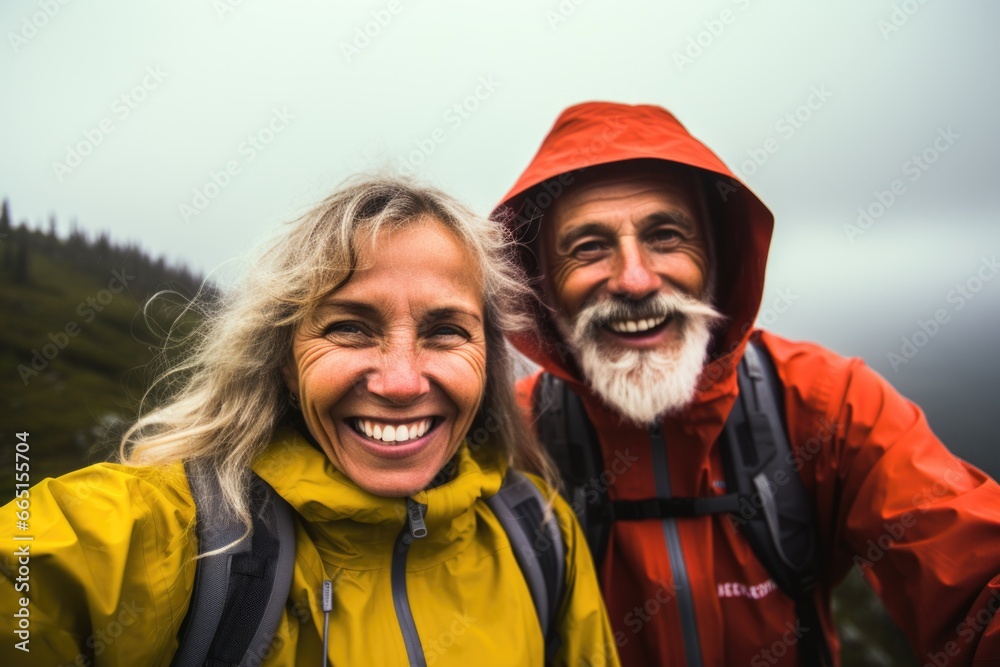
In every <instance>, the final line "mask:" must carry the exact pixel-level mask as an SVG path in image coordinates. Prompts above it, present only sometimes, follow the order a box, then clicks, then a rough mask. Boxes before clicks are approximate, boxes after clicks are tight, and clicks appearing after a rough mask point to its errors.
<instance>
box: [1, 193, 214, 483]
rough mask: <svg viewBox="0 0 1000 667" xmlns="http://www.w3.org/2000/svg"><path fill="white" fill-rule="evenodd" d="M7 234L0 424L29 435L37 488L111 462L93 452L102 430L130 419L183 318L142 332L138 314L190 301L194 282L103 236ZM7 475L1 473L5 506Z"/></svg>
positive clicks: (6, 470) (8, 470) (164, 312)
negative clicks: (167, 336)
mask: <svg viewBox="0 0 1000 667" xmlns="http://www.w3.org/2000/svg"><path fill="white" fill-rule="evenodd" d="M5 208H6V207H5ZM0 227H2V225H0ZM3 233H6V238H2V237H0V310H2V312H3V313H4V317H3V321H4V324H3V326H2V327H0V369H2V370H0V421H2V424H3V433H4V434H5V435H4V437H5V438H10V437H12V434H13V433H15V432H25V431H26V432H28V433H29V434H30V436H29V443H30V445H31V449H30V457H31V460H30V462H31V481H32V483H37V482H39V481H41V480H42V479H43V478H44V477H47V476H57V475H60V474H63V473H65V472H68V471H70V470H73V469H76V468H79V467H80V466H81V465H85V464H87V463H89V462H93V461H97V460H102V459H104V458H106V457H107V455H108V453H109V451H110V450H109V449H108V448H100V449H99V448H98V447H97V446H98V443H100V442H101V440H102V438H103V436H104V434H105V431H106V429H107V427H108V426H110V425H112V424H115V423H117V422H120V421H121V420H123V419H124V420H127V419H129V418H132V417H134V415H135V409H136V407H137V405H138V400H139V398H140V397H141V395H142V391H143V390H144V389H145V387H146V386H147V385H148V383H149V380H150V378H151V374H150V372H149V371H148V369H147V365H148V364H149V363H150V362H151V361H152V360H153V359H154V358H156V352H157V348H158V347H160V346H162V335H163V332H165V331H166V330H167V329H168V328H169V327H170V325H171V322H172V320H173V318H174V317H175V316H176V313H177V312H179V309H177V308H174V309H173V310H174V311H175V312H174V313H171V312H169V310H170V309H168V308H167V307H166V306H167V304H166V303H164V304H157V305H156V306H155V307H153V308H151V309H150V310H151V312H152V320H151V322H149V323H147V321H146V317H145V316H144V315H143V313H142V312H141V309H142V305H143V304H144V303H145V302H146V300H147V298H148V297H149V296H151V295H152V294H154V293H155V292H157V291H159V290H162V289H175V290H177V291H179V292H180V293H182V294H185V295H191V294H193V292H194V290H195V289H197V285H198V283H199V282H200V281H199V280H198V279H197V278H195V277H194V276H192V275H191V274H190V273H188V272H187V271H186V270H184V269H176V268H171V267H168V266H166V264H165V262H163V261H162V260H158V261H154V260H152V259H151V258H149V257H148V256H147V255H146V254H145V253H144V252H142V251H141V250H140V249H139V248H138V247H136V246H126V247H121V246H114V245H112V244H111V243H110V242H109V240H108V239H107V237H104V236H102V237H99V238H98V239H96V240H93V241H88V240H87V239H86V238H85V237H84V236H83V235H82V234H80V233H79V232H74V235H73V236H71V238H70V239H63V240H61V239H57V238H55V237H54V236H53V235H50V234H43V233H41V232H38V231H29V230H27V229H26V228H23V227H20V228H17V229H10V230H9V231H7V232H2V230H0V234H3ZM177 301H178V299H177V298H174V299H173V302H174V304H176V303H177ZM150 324H151V325H152V328H150ZM13 470H14V466H13V464H11V465H4V466H0V488H2V489H3V495H4V496H7V497H9V496H8V494H9V493H11V491H12V482H13Z"/></svg>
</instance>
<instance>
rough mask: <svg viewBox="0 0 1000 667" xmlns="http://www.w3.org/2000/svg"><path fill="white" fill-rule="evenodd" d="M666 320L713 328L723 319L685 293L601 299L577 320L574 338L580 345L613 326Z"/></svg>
mask: <svg viewBox="0 0 1000 667" xmlns="http://www.w3.org/2000/svg"><path fill="white" fill-rule="evenodd" d="M665 317H681V318H684V319H689V320H697V319H701V320H704V321H705V323H706V324H708V325H710V326H711V325H712V324H714V323H715V322H717V321H719V320H721V319H723V316H722V315H721V314H720V313H719V312H718V311H717V310H715V308H713V307H712V306H711V305H709V304H708V303H705V302H704V301H699V300H698V299H695V298H694V297H691V296H688V295H687V294H684V293H683V292H675V293H663V292H657V293H656V294H654V295H652V296H650V297H647V298H646V299H644V300H642V301H625V300H622V299H601V300H600V301H597V302H595V303H592V304H590V305H588V306H585V307H584V308H583V309H582V310H581V311H580V312H579V313H577V315H576V317H575V318H574V322H573V334H574V338H575V339H576V340H577V341H580V340H584V339H586V338H589V337H591V336H593V335H595V334H596V333H597V332H598V330H599V329H601V328H603V327H605V326H606V325H607V324H609V323H610V322H616V321H621V320H643V319H650V318H653V319H661V318H665Z"/></svg>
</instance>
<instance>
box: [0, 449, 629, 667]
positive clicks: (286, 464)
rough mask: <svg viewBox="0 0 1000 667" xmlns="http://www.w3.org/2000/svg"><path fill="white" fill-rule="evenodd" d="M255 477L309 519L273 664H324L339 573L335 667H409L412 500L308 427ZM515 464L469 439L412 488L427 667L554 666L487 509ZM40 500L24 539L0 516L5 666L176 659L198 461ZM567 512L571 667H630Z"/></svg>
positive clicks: (192, 551)
mask: <svg viewBox="0 0 1000 667" xmlns="http://www.w3.org/2000/svg"><path fill="white" fill-rule="evenodd" d="M253 468H254V470H255V471H256V472H257V473H258V474H259V475H260V476H261V477H262V478H263V479H265V480H266V481H267V482H268V483H269V484H271V486H273V487H274V489H275V490H276V491H277V492H278V493H279V494H280V495H281V496H282V497H284V498H285V499H286V500H287V501H288V502H289V503H290V504H291V506H292V507H293V508H294V510H295V511H296V516H295V519H296V521H295V523H296V559H295V570H294V575H293V580H292V588H291V592H290V594H289V599H288V602H287V604H286V606H285V613H284V614H283V615H282V619H281V622H280V624H279V626H278V630H277V633H276V634H275V639H274V641H273V642H272V645H271V648H272V651H271V653H270V654H269V655H267V656H261V657H262V658H263V661H262V662H261V663H258V664H262V665H264V666H265V667H270V666H276V665H315V666H316V667H319V666H320V665H324V664H326V663H325V662H324V661H323V659H322V657H321V655H322V637H323V626H324V620H323V612H322V607H321V597H320V595H321V589H322V582H323V580H324V579H331V580H332V581H333V590H334V604H333V611H332V612H331V614H330V626H329V628H330V634H329V656H328V657H329V658H330V660H332V663H333V664H334V665H337V666H338V667H341V666H345V665H406V664H408V661H407V652H406V647H405V646H404V644H403V635H402V632H401V630H400V625H399V622H398V620H397V616H396V612H395V608H394V606H393V596H392V590H391V581H390V562H391V560H392V553H393V545H394V543H395V540H396V538H397V536H398V535H399V533H400V531H401V530H402V529H403V526H404V520H405V516H406V512H405V499H399V498H381V497H378V496H373V495H371V494H369V493H366V492H365V491H363V490H361V489H360V488H359V487H358V486H356V485H355V484H354V483H353V482H351V481H350V480H349V479H348V478H347V477H346V476H344V475H343V474H342V473H340V472H338V471H337V470H335V469H334V468H333V466H332V465H331V464H330V461H329V460H328V459H327V457H326V456H325V455H324V454H323V453H322V452H320V451H319V450H317V449H316V448H314V447H313V446H311V445H310V444H309V443H308V442H306V441H305V440H304V439H302V438H301V437H300V436H298V435H287V434H286V435H285V436H283V437H282V438H280V439H278V440H276V441H275V442H274V443H272V445H271V446H270V447H269V448H268V450H267V451H266V452H265V453H264V455H263V456H262V457H260V458H259V459H258V460H257V461H256V463H255V464H254V466H253ZM504 472H505V465H504V464H503V462H502V461H499V460H498V457H497V456H495V455H494V454H492V453H490V452H489V451H487V448H482V449H480V450H478V451H476V452H472V451H470V449H469V448H468V447H467V446H466V445H465V444H463V445H462V447H461V449H460V450H459V454H458V466H457V473H456V475H455V477H454V479H453V480H452V481H450V482H448V483H445V484H443V485H441V486H438V487H436V488H433V489H430V490H426V491H421V492H419V493H417V494H415V495H414V496H413V499H414V500H416V501H417V502H420V503H423V504H426V505H427V511H426V517H425V522H426V525H427V530H428V534H427V536H426V537H425V538H423V539H420V540H416V541H414V542H413V543H412V545H411V546H410V550H409V553H408V555H407V557H406V590H407V594H408V598H409V603H410V608H411V609H412V613H413V617H414V621H415V625H416V628H417V632H418V634H419V637H420V643H421V646H422V649H423V654H424V657H425V660H426V662H427V665H428V666H429V667H433V666H434V665H462V666H465V665H476V667H488V666H489V665H542V664H543V661H544V659H543V656H544V642H543V638H542V633H541V628H540V625H539V622H538V617H537V615H536V612H535V608H534V604H533V602H532V599H531V595H530V593H529V590H528V587H527V584H526V583H525V581H524V577H523V575H522V573H521V569H520V567H519V566H518V564H517V561H516V560H515V557H514V554H513V552H512V550H511V546H510V543H509V541H508V540H507V537H506V533H505V532H504V530H503V528H502V527H501V525H500V524H499V522H498V521H497V519H496V518H495V517H494V515H493V513H492V512H491V510H490V509H489V507H488V506H487V504H486V502H485V498H487V497H489V496H491V495H493V494H494V493H496V492H497V490H498V489H499V488H500V483H501V480H502V479H503V475H504ZM533 481H535V483H536V484H538V485H539V486H540V487H541V488H542V490H543V491H547V489H546V488H544V484H543V483H542V482H541V481H539V480H537V479H536V478H533ZM29 499H30V518H29V520H28V523H29V528H28V530H27V531H21V530H17V529H16V527H15V516H14V512H15V507H14V506H13V504H8V505H7V506H6V507H5V508H4V511H3V513H2V514H0V516H3V517H4V520H3V521H2V522H0V571H2V572H3V574H4V575H5V576H4V577H3V578H2V579H0V581H2V583H0V614H2V617H3V627H4V629H5V631H4V633H3V641H2V645H0V658H2V659H4V660H2V661H0V664H3V665H5V666H6V665H38V666H39V667H42V666H44V667H55V666H61V665H80V666H85V665H96V666H99V667H111V666H123V667H124V666H127V667H136V666H140V665H164V666H167V665H169V664H170V661H171V658H172V656H173V654H174V652H175V651H176V649H177V639H176V638H177V633H178V629H179V627H180V624H181V621H182V620H183V619H184V615H185V613H186V612H187V607H188V602H189V599H190V597H191V591H192V586H193V583H194V575H195V562H194V560H193V559H194V557H195V556H196V555H197V553H198V549H197V544H196V541H195V532H194V525H193V524H194V518H195V506H194V502H193V500H192V497H191V493H190V491H189V488H188V485H187V480H186V478H185V476H184V471H183V468H182V466H181V465H180V464H176V465H173V466H170V467H167V468H144V467H128V466H122V465H116V464H109V463H101V464H97V465H93V466H90V467H88V468H84V469H82V470H79V471H76V472H73V473H70V474H68V475H65V476H63V477H60V478H58V479H46V480H44V481H43V482H41V483H40V484H38V485H37V486H35V487H34V488H32V489H31V490H30V498H29ZM554 511H555V514H556V516H557V518H558V520H559V524H560V526H561V528H562V532H563V535H564V537H565V541H566V593H565V598H564V601H563V605H562V607H561V609H560V614H559V634H560V636H561V639H562V645H561V648H560V650H559V653H558V654H557V660H556V663H557V664H566V665H581V664H587V665H618V657H617V653H616V650H615V646H614V639H613V637H612V634H611V630H610V626H609V623H608V617H607V613H606V611H605V609H604V605H603V603H602V602H601V595H600V590H599V589H598V584H597V579H596V576H595V573H594V569H593V565H592V563H591V559H590V554H589V552H588V551H587V547H586V542H585V540H584V537H583V534H582V533H581V530H580V527H579V526H578V525H577V523H576V521H575V519H574V517H573V512H572V510H571V509H570V508H569V506H568V505H566V504H565V503H564V502H563V501H562V500H561V499H558V498H557V499H556V502H555V506H554ZM15 536H18V537H26V536H31V537H32V538H33V539H32V540H30V541H27V540H21V541H15V540H14V537H15ZM24 545H28V551H29V554H30V555H29V556H28V557H27V558H25V556H24V555H23V550H24ZM18 549H20V550H22V553H21V554H19V553H17V550H18ZM19 558H20V559H21V562H19V560H18V559H19ZM22 563H23V564H22ZM21 598H27V599H28V603H27V605H26V608H27V609H28V614H29V615H28V617H27V618H28V621H27V626H28V629H27V632H28V633H29V634H28V637H29V640H28V644H26V645H24V644H22V646H27V647H28V648H29V649H30V652H24V651H22V650H20V649H19V648H17V643H18V642H20V641H21V640H22V638H23V637H24V635H21V636H18V635H14V634H12V631H11V630H17V629H19V626H18V623H19V622H21V619H19V618H17V617H15V616H14V614H15V613H17V612H18V610H20V609H22V608H23V605H22V604H21V603H22V602H24V601H23V600H21ZM22 613H23V612H22ZM22 625H24V623H22ZM8 629H11V630H8Z"/></svg>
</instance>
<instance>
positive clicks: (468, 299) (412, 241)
mask: <svg viewBox="0 0 1000 667" xmlns="http://www.w3.org/2000/svg"><path fill="white" fill-rule="evenodd" d="M357 266H358V267H362V268H360V269H359V270H357V271H355V273H354V275H352V276H351V278H350V280H349V281H348V282H347V283H346V284H345V285H343V286H342V287H340V288H339V289H337V290H336V291H335V292H333V293H331V294H330V295H329V296H328V297H327V298H326V299H325V300H324V302H323V303H322V305H321V306H320V307H319V308H318V309H317V310H316V311H315V312H314V313H313V314H312V316H311V317H309V318H307V319H306V320H304V321H303V322H302V323H301V324H300V325H299V327H298V329H297V330H296V333H295V337H294V342H293V345H292V356H293V359H292V361H291V362H290V364H289V365H288V366H286V368H285V380H286V382H287V384H288V387H289V389H290V390H291V391H292V392H294V393H296V394H298V395H299V397H300V403H301V406H302V413H303V415H304V417H305V421H306V424H307V425H308V427H309V431H310V433H311V434H312V436H313V437H314V438H315V439H316V441H317V442H318V443H319V444H320V446H321V447H322V448H323V450H324V451H325V452H326V454H327V456H329V457H330V460H331V461H332V462H333V465H334V466H335V467H336V468H337V469H338V470H340V471H342V472H343V473H344V474H346V475H347V476H348V477H350V478H351V479H352V480H353V481H354V482H355V483H356V484H358V486H360V487H361V488H363V489H365V490H366V491H369V492H371V493H374V494H377V495H380V496H390V497H393V496H406V495H412V494H413V493H415V492H417V491H419V490H421V489H423V488H424V487H426V486H427V484H429V483H430V481H431V479H432V478H433V477H434V476H435V475H436V474H437V473H438V471H439V470H441V468H442V467H443V466H444V465H445V463H447V462H448V460H449V459H450V458H451V457H452V456H453V455H454V454H455V452H456V451H457V450H458V447H459V445H460V444H461V442H462V439H463V438H464V437H465V434H466V432H467V431H468V430H469V427H470V426H471V424H472V420H473V418H474V417H475V415H476V411H477V410H478V409H479V405H480V402H481V401H482V397H483V391H484V387H485V384H486V338H485V330H484V325H485V323H484V314H483V293H482V289H481V287H480V281H479V279H478V270H477V267H476V263H475V258H474V256H473V254H472V253H471V252H470V251H469V250H468V249H467V248H465V247H464V246H463V245H462V243H461V242H460V241H459V240H458V238H457V237H456V236H455V234H454V233H453V232H451V231H450V230H449V229H448V228H446V227H445V226H444V225H443V224H442V223H441V222H439V221H438V220H436V219H433V218H422V219H420V220H416V221H413V222H410V223H409V224H408V225H407V226H405V227H403V228H402V229H399V230H396V231H392V232H382V233H380V235H379V237H378V239H377V242H376V243H370V242H368V241H367V240H361V241H359V243H358V250H357Z"/></svg>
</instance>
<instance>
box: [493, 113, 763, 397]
mask: <svg viewBox="0 0 1000 667" xmlns="http://www.w3.org/2000/svg"><path fill="white" fill-rule="evenodd" d="M649 158H652V159H658V160H666V161H669V162H675V163H680V164H682V165H687V166H689V167H691V168H692V169H694V170H696V171H697V172H698V173H699V174H700V175H701V178H702V180H703V183H704V187H705V192H706V195H707V199H708V201H709V210H710V214H711V217H712V228H713V230H714V231H713V233H714V235H715V238H716V244H715V245H716V248H717V250H716V262H717V265H718V266H717V269H716V270H717V271H718V275H717V280H718V283H717V292H716V294H717V297H716V301H717V304H716V307H717V308H719V309H720V310H721V312H722V313H723V314H724V315H726V317H727V318H728V319H727V322H726V325H725V327H724V328H723V329H721V330H719V332H718V333H717V335H716V337H715V340H714V341H713V347H712V350H711V351H710V354H711V359H713V360H714V362H715V363H716V364H718V365H719V369H718V370H717V371H716V372H712V373H706V374H705V375H704V376H703V377H705V378H706V379H708V378H712V379H713V380H714V381H709V382H707V383H705V382H703V384H702V388H703V389H704V390H707V389H708V388H709V387H711V386H713V385H716V384H717V383H718V381H719V380H722V379H723V378H726V377H728V376H729V375H730V374H731V370H732V363H731V362H732V360H733V359H739V357H740V356H741V355H742V350H743V345H745V344H746V340H747V338H748V337H749V336H750V333H751V331H752V328H753V321H754V319H755V318H756V316H757V310H758V308H759V307H760V300H761V293H762V292H763V289H764V267H765V264H766V263H767V251H768V247H769V245H770V242H771V230H772V228H773V226H774V217H773V216H772V215H771V212H770V211H769V210H768V209H767V207H766V206H764V204H763V203H762V202H761V201H760V200H759V199H758V198H757V197H756V196H755V195H754V194H753V193H752V192H751V191H750V189H749V188H748V187H747V186H746V185H745V184H743V183H742V182H741V181H740V180H739V179H737V178H736V177H735V176H734V175H733V173H732V172H731V171H729V169H728V168H727V167H726V165H724V164H723V163H722V161H721V160H720V159H719V158H718V157H717V156H716V155H715V153H713V152H712V151H710V150H709V149H708V148H707V147H706V146H705V145H704V144H702V143H701V142H700V141H698V140H697V139H695V138H694V137H693V136H691V134H690V133H688V131H687V130H686V129H685V128H684V126H683V125H681V124H680V122H678V121H677V119H676V118H674V116H673V115H672V114H671V113H670V112H668V111H667V110H666V109H663V108H661V107H657V106H653V105H648V104H644V105H638V106H631V105H627V104H617V103H612V102H585V103H583V104H578V105H576V106H572V107H570V108H568V109H566V110H565V111H563V113H562V114H561V115H560V116H559V118H558V119H557V120H556V123H555V125H554V126H553V127H552V130H551V131H549V133H548V135H547V136H546V137H545V139H544V141H543V142H542V145H541V148H539V149H538V153H537V154H536V155H535V157H534V158H533V159H532V161H531V163H530V164H529V165H528V168H527V169H525V171H524V173H523V174H521V177H520V178H519V179H518V180H517V183H515V184H514V187H512V188H511V189H510V191H509V192H508V193H507V194H506V195H505V196H504V198H503V200H502V201H501V203H500V204H499V205H498V206H497V208H496V209H495V210H494V211H493V216H492V217H493V218H494V219H495V220H499V221H502V222H503V223H504V224H506V225H508V226H510V227H511V228H512V229H514V230H515V232H516V233H518V234H519V238H523V235H524V233H525V231H526V228H527V225H526V224H525V223H526V222H527V221H526V220H525V218H524V217H523V216H522V215H521V211H522V209H523V207H524V204H525V201H526V199H527V198H528V195H529V194H531V190H532V188H534V187H535V186H537V185H539V184H541V183H543V182H545V181H547V180H549V179H551V178H554V177H557V176H559V175H561V174H566V173H568V172H571V171H575V170H577V169H584V168H587V167H593V166H596V165H599V164H607V163H610V162H621V161H624V160H635V159H649ZM548 196H549V195H548V194H542V195H541V196H538V194H536V195H535V196H534V197H532V199H533V201H534V202H535V204H536V206H538V207H539V208H540V209H543V210H544V208H545V207H546V205H547V201H546V197H548ZM541 220H542V222H541V224H545V221H544V216H543V217H542V219H541ZM521 261H522V263H523V265H524V267H525V269H526V270H527V271H528V273H529V274H530V275H533V276H536V275H538V269H537V266H536V264H535V262H534V260H533V257H532V255H531V253H530V252H522V253H521ZM536 317H537V318H538V320H539V322H538V324H539V330H540V332H541V336H540V337H539V336H536V335H519V336H515V337H513V343H514V345H515V346H516V347H517V348H518V349H519V350H520V351H521V352H522V353H524V354H525V355H526V356H528V358H530V359H531V360H533V361H534V362H535V363H537V364H539V365H540V366H542V367H543V368H545V369H546V370H547V371H549V372H551V373H554V374H556V375H559V376H561V377H563V378H565V379H567V380H572V381H578V378H579V374H578V373H577V371H576V369H575V365H574V363H573V361H572V359H570V358H568V357H567V356H566V355H560V354H559V352H558V351H559V350H561V349H565V347H563V346H562V345H560V344H559V335H558V334H557V333H556V331H555V327H554V326H553V325H552V323H551V321H550V320H549V317H548V315H547V314H546V313H544V312H543V311H541V310H539V311H538V312H537V314H536ZM734 353H735V355H734Z"/></svg>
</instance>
